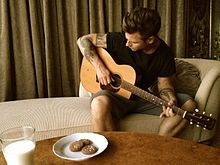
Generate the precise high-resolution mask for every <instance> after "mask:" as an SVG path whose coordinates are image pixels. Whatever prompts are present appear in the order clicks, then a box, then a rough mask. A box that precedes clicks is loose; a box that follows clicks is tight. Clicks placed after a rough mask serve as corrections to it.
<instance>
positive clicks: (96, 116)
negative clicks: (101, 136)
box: [91, 96, 115, 132]
mask: <svg viewBox="0 0 220 165" xmlns="http://www.w3.org/2000/svg"><path fill="white" fill-rule="evenodd" d="M111 109H112V106H111V102H110V100H109V98H108V97H107V96H98V97H96V98H94V99H93V100H92V103H91V113H92V129H93V131H94V132H101V131H113V130H115V125H114V123H113V120H112V115H111Z"/></svg>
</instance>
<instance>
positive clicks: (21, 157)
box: [0, 126, 35, 165]
mask: <svg viewBox="0 0 220 165" xmlns="http://www.w3.org/2000/svg"><path fill="white" fill-rule="evenodd" d="M34 134H35V129H34V128H33V127H31V126H21V127H16V128H10V129H7V130H5V131H3V132H2V133H0V142H1V145H2V151H3V155H4V158H5V160H6V162H7V165H33V164H34V150H35V139H34Z"/></svg>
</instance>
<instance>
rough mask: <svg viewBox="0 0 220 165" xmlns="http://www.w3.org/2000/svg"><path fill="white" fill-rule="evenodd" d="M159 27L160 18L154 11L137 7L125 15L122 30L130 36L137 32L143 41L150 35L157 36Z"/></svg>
mask: <svg viewBox="0 0 220 165" xmlns="http://www.w3.org/2000/svg"><path fill="white" fill-rule="evenodd" d="M160 26H161V18H160V15H159V13H158V12H157V11H156V10H153V9H148V8H142V7H137V8H135V9H134V10H132V11H131V12H127V13H126V14H125V16H124V18H123V23H122V30H123V31H124V32H127V33H130V34H132V33H135V32H139V33H140V35H141V36H142V39H143V40H145V39H147V38H148V37H150V36H152V35H157V33H158V32H159V30H160Z"/></svg>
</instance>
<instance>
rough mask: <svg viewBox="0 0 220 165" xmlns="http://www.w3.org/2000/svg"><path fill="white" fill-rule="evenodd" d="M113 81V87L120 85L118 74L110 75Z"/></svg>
mask: <svg viewBox="0 0 220 165" xmlns="http://www.w3.org/2000/svg"><path fill="white" fill-rule="evenodd" d="M112 78H113V81H112V82H111V85H112V87H113V88H120V86H121V77H120V76H119V75H118V74H114V75H113V76H112Z"/></svg>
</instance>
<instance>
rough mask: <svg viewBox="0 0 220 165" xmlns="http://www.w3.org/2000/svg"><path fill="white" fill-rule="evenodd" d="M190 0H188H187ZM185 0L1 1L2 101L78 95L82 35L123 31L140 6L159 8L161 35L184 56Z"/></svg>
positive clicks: (0, 83) (174, 50)
mask: <svg viewBox="0 0 220 165" xmlns="http://www.w3.org/2000/svg"><path fill="white" fill-rule="evenodd" d="M187 1H188V0H187ZM185 3H186V2H185V0H163V1H160V0H62V1H61V0H19V1H15V0H1V1H0V78H1V80H0V101H8V100H19V99H30V98H42V97H65V96H78V87H79V82H80V80H79V77H80V76H79V75H80V64H81V60H82V56H81V54H80V52H79V49H78V47H77V44H76V41H77V39H78V37H80V36H81V35H84V34H87V33H106V32H108V31H121V22H122V18H123V15H124V14H125V13H126V12H127V11H129V10H131V9H132V8H134V7H136V6H143V7H149V8H152V9H157V10H158V12H159V13H160V15H161V18H162V27H161V30H160V33H159V36H160V37H161V38H163V39H164V40H165V41H166V42H167V44H168V45H170V46H171V48H172V50H173V52H174V53H175V55H176V56H177V57H184V56H185V39H186V37H185V36H186V27H185V25H184V24H185V22H186V11H185V10H186V7H185Z"/></svg>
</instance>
